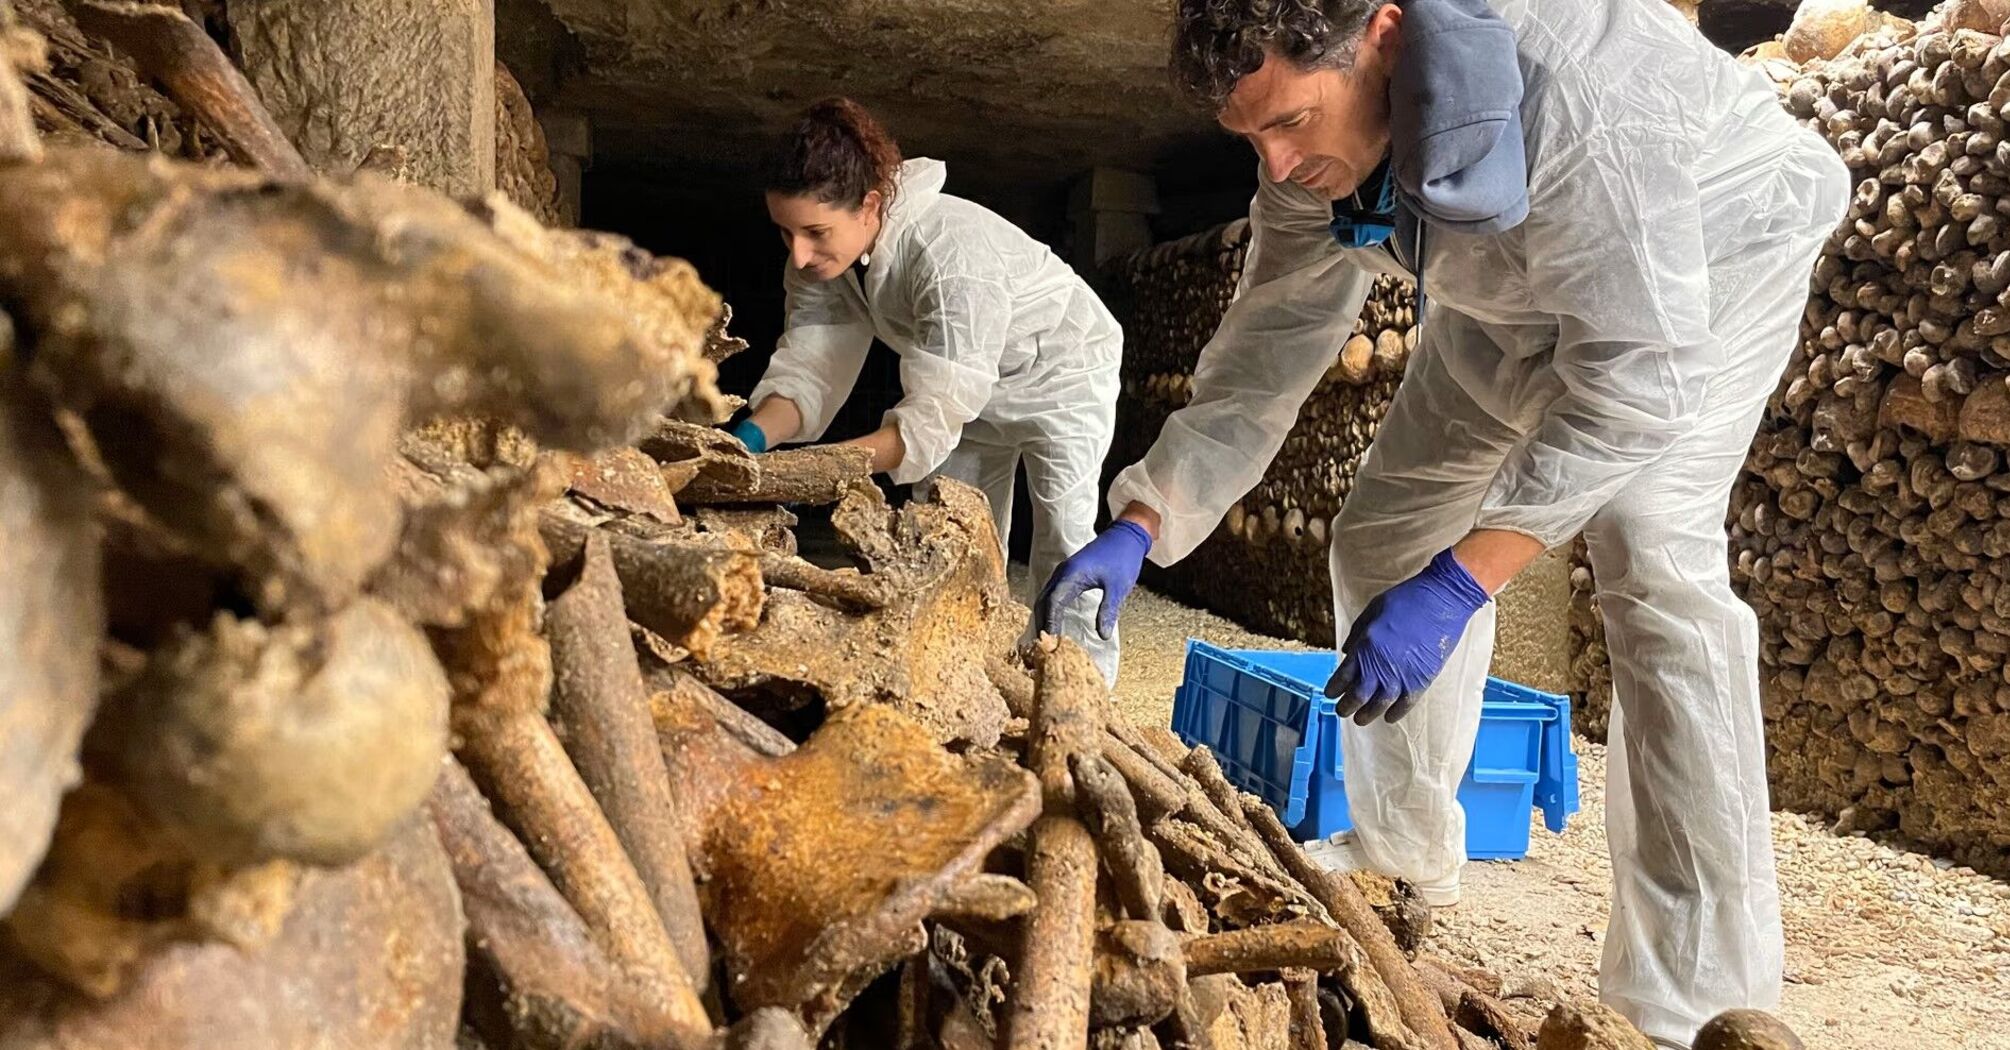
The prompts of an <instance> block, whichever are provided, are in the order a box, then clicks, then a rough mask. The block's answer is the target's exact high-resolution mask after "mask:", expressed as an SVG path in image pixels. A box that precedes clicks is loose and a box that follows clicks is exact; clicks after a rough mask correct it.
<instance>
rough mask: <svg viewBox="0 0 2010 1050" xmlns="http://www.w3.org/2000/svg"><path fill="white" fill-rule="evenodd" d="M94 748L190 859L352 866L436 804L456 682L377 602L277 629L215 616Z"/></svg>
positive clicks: (127, 697)
mask: <svg viewBox="0 0 2010 1050" xmlns="http://www.w3.org/2000/svg"><path fill="white" fill-rule="evenodd" d="M91 735H92V740H91V747H92V749H93V750H94V751H101V752H103V753H104V754H105V755H106V756H107V758H108V759H109V761H110V762H111V764H112V765H113V766H114V767H115V768H116V769H117V771H118V774H117V775H118V777H119V779H120V781H121V782H123V783H124V784H125V785H127V786H128V788H129V789H130V790H131V791H132V794H133V797H134V798H135V800H136V801H138V802H139V803H140V805H141V807H142V808H143V809H144V810H145V811H146V812H147V813H148V814H149V815H150V816H151V817H153V818H154V819H155V820H156V821H158V822H159V824H160V826H161V827H163V828H165V829H167V830H168V831H169V832H170V833H171V834H173V835H174V836H175V837H176V838H177V839H179V840H180V841H181V843H182V845H183V847H184V848H186V849H187V850H188V851H189V852H190V853H191V854H192V855H194V856H197V857H201V858H204V859H207V860H211V861H214V862H217V863H220V864H230V865H237V864H247V863H254V862H258V861H265V860H272V859H290V860H300V861H306V862H309V863H314V864H330V865H332V864H347V863H349V862H351V861H354V860H357V859H359V858H361V857H362V856H363V855H365V854H366V853H368V852H369V851H370V850H372V849H375V848H376V847H377V845H378V843H380V842H382V841H383V840H384V837H385V836H386V835H387V834H389V832H390V831H391V829H392V828H393V827H394V826H395V825H396V824H397V823H398V822H399V821H401V820H402V819H403V818H404V817H405V816H406V815H407V814H409V813H411V812H412V811H413V810H414V809H416V808H417V807H418V805H419V803H420V802H421V801H423V800H424V799H425V797H426V794H427V792H428V791H430V790H431V789H432V783H433V778H434V777H435V776H436V775H437V773H438V770H439V764H440V757H441V756H442V755H444V754H445V753H446V747H447V680H446V676H445V675H444V674H443V673H442V672H441V670H440V665H439V663H438V662H437V661H436V660H435V659H434V658H433V654H432V650H431V649H430V648H429V647H428V646H427V644H426V639H425V637H424V636H423V635H422V634H420V633H419V631H418V630H417V629H416V628H414V627H412V626H411V625H410V624H409V623H407V622H405V621H404V620H403V619H401V618H399V617H398V616H397V614H396V613H394V612H393V611H392V610H391V609H390V607H388V606H386V605H384V604H383V603H381V602H377V601H374V600H371V599H362V600H359V601H357V602H355V603H354V604H352V605H350V606H349V607H348V608H346V609H343V610H342V611H340V612H338V613H335V614H334V615H332V616H330V617H328V618H327V620H325V621H321V622H299V623H289V624H285V625H281V626H278V627H267V626H265V625H263V624H259V623H256V622H254V621H246V620H238V619H236V618H234V617H231V616H229V615H228V614H219V615H218V616H217V618H216V621H215V622H214V623H213V624H212V625H211V626H210V628H209V630H208V631H206V632H203V633H199V634H198V633H190V634H187V635H185V636H184V637H182V638H181V639H180V640H178V641H176V642H171V643H169V644H168V645H165V646H163V647H162V648H160V649H158V650H156V651H155V652H154V654H153V656H152V658H151V659H150V660H149V661H148V662H147V666H146V668H145V670H144V671H142V672H141V673H140V675H139V676H138V677H137V678H136V679H135V680H134V681H133V682H132V683H131V684H130V685H128V686H126V687H124V688H122V689H119V690H117V691H115V692H114V693H112V694H111V695H110V696H108V697H107V699H106V704H105V709H104V712H103V713H102V715H101V716H100V717H99V719H98V721H97V724H96V725H95V726H94V727H93V729H92V734H91Z"/></svg>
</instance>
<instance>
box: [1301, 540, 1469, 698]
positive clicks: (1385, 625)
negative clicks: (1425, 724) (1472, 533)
mask: <svg viewBox="0 0 2010 1050" xmlns="http://www.w3.org/2000/svg"><path fill="white" fill-rule="evenodd" d="M1488 599H1489V595H1488V594H1487V592H1486V589H1485V588H1483V587H1481V586H1480V585H1479V581H1477V580H1474V579H1473V574H1472V573H1470V572H1467V571H1466V567H1465V566H1463V565H1460V564H1459V561H1458V559H1457V558H1454V557H1452V552H1451V551H1449V550H1445V551H1440V552H1439V553H1438V556H1437V557H1435V558H1432V559H1431V564H1429V565H1427V566H1425V567H1424V570H1423V571H1422V572H1419V573H1418V574H1416V575H1415V576H1412V577H1410V578H1409V579H1407V580H1404V581H1403V582H1402V583H1399V584H1397V585H1395V586H1394V587H1391V588H1389V589H1388V590H1386V591H1383V592H1382V593H1381V594H1379V595H1377V596H1376V597H1375V600H1374V601H1371V602H1369V603H1368V607H1367V608H1366V609H1363V610H1362V611H1361V615H1360V616H1359V617H1357V618H1356V619H1355V620H1354V629H1353V630H1351V631H1349V632H1347V642H1346V644H1345V645H1343V646H1341V647H1340V651H1341V652H1342V653H1343V654H1345V655H1344V657H1343V658H1342V659H1341V661H1340V666H1339V668H1338V669H1336V670H1335V671H1334V672H1333V677H1332V679H1331V680H1329V681H1328V682H1327V683H1326V695H1327V696H1329V697H1332V698H1333V699H1334V700H1335V701H1336V703H1334V705H1333V710H1334V711H1335V712H1336V713H1337V714H1339V716H1340V717H1342V718H1347V717H1349V716H1352V717H1353V719H1354V724H1355V725H1363V726H1365V725H1367V724H1368V723H1370V722H1373V721H1374V720H1375V719H1377V718H1381V717H1384V716H1385V714H1386V716H1387V718H1388V720H1389V721H1390V722H1399V721H1401V720H1402V718H1403V716H1404V715H1406V714H1408V713H1409V711H1410V707H1411V705H1412V704H1415V703H1416V700H1417V695H1418V693H1419V692H1421V691H1422V690H1423V688H1424V687H1425V686H1427V685H1430V684H1431V681H1432V680H1433V679H1435V678H1437V677H1438V672H1440V671H1442V670H1444V669H1445V661H1446V660H1447V659H1450V658H1451V655H1452V647H1453V646H1456V645H1458V644H1459V636H1460V635H1462V634H1464V633H1465V630H1466V621H1467V620H1470V619H1472V616H1473V614H1474V613H1476V612H1478V611H1479V610H1480V607H1481V606H1483V605H1485V604H1486V603H1487V601H1488Z"/></svg>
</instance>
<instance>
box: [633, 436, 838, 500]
mask: <svg viewBox="0 0 2010 1050" xmlns="http://www.w3.org/2000/svg"><path fill="white" fill-rule="evenodd" d="M645 448H646V446H645ZM754 463H755V465H756V467H757V473H756V474H755V477H754V481H753V484H752V486H751V487H748V486H746V485H743V484H733V483H726V482H723V481H721V480H720V479H718V477H717V476H716V475H715V474H710V473H707V472H705V471H703V470H701V471H700V472H699V473H698V475H697V476H696V477H694V478H692V479H691V482H690V484H688V485H685V486H684V487H683V488H682V489H679V490H678V491H677V498H678V499H680V500H682V501H684V502H685V503H688V504H691V505H693V506H697V505H702V504H707V503H808V504H822V503H836V502H837V501H838V500H840V499H842V498H844V495H845V493H847V492H850V491H851V490H852V489H854V488H856V487H857V486H860V485H866V484H870V481H869V480H868V479H869V478H870V476H871V470H872V453H870V452H868V451H866V450H865V449H862V448H858V447H857V446H854V445H810V446H808V447H805V448H786V449H782V450H780V451H777V452H764V453H762V454H760V455H758V456H755V457H754Z"/></svg>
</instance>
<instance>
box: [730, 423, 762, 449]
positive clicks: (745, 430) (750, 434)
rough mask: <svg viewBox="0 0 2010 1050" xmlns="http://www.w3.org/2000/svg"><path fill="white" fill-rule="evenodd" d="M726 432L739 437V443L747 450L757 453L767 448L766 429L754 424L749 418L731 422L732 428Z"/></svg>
mask: <svg viewBox="0 0 2010 1050" xmlns="http://www.w3.org/2000/svg"><path fill="white" fill-rule="evenodd" d="M726 433H728V434H731V435H733V436H734V437H736V438H739V439H740V444H742V445H745V446H747V451H749V452H752V453H755V454H757V455H758V454H760V453H762V452H766V451H767V450H768V433H767V431H765V430H762V429H761V428H760V427H758V426H756V425H754V421H753V420H751V419H743V420H740V421H739V422H738V423H735V424H733V426H732V429H730V430H728V431H726Z"/></svg>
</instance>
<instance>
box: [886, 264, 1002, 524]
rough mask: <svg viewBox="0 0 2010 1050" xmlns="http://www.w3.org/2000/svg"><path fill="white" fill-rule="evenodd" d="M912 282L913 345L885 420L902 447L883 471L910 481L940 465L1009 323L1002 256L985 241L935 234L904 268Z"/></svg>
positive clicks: (994, 371)
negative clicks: (897, 434) (894, 428)
mask: <svg viewBox="0 0 2010 1050" xmlns="http://www.w3.org/2000/svg"><path fill="white" fill-rule="evenodd" d="M904 277H905V279H906V280H907V281H909V282H911V285H910V288H909V296H910V299H909V301H910V302H912V303H913V304H914V345H913V346H912V347H911V348H910V349H909V350H907V351H906V352H905V353H903V354H901V355H900V388H901V391H902V396H901V399H900V403H899V404H897V405H895V406H893V408H892V409H891V410H889V411H888V412H887V413H886V422H888V423H893V424H896V425H897V426H899V427H900V440H901V444H902V445H903V446H904V447H905V449H906V451H905V453H904V454H903V455H902V457H901V460H900V463H899V465H898V466H895V467H894V468H893V470H892V471H891V472H890V473H889V474H888V476H889V477H890V478H892V479H893V482H894V484H896V485H911V484H913V483H915V482H917V481H920V480H921V479H923V478H925V477H927V476H928V475H930V474H932V473H934V472H935V470H936V468H937V467H940V466H942V463H943V461H944V460H946V459H948V458H949V453H950V452H952V451H954V450H955V448H956V443H957V442H958V441H959V440H961V439H962V437H963V425H964V424H965V423H968V422H970V421H971V420H973V419H976V418H977V414H978V413H979V412H982V411H983V410H984V406H985V404H987V403H988V402H989V401H990V400H991V394H992V391H993V390H994V389H995V388H996V387H997V385H998V362H999V359H1000V358H1001V357H1003V356H1004V354H1005V341H1006V338H1007V334H1008V333H1009V332H1010V330H1011V326H1012V293H1011V290H1010V289H1009V288H1008V287H1007V284H1006V281H1007V277H1006V273H1005V268H1004V262H1003V260H1001V259H999V258H998V256H997V254H996V253H995V252H993V251H991V250H989V248H988V246H985V245H977V246H974V247H973V246H964V245H959V244H955V243H952V242H947V241H938V242H936V243H933V244H929V245H926V246H923V247H922V248H921V249H920V252H919V256H918V257H917V258H915V259H914V260H913V261H912V262H911V264H910V265H909V268H908V270H907V272H906V274H905V275H904Z"/></svg>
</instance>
